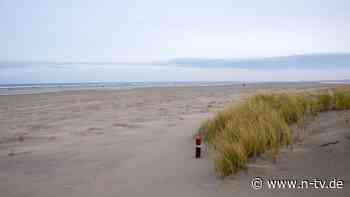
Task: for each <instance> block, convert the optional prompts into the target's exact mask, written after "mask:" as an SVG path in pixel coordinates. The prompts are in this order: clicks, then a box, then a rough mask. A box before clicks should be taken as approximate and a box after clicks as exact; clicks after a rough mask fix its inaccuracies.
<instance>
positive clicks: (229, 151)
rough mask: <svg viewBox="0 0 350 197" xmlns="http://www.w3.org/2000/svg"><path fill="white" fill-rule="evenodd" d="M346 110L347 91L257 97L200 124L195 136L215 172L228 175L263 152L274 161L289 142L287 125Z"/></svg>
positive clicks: (349, 103) (349, 93)
mask: <svg viewBox="0 0 350 197" xmlns="http://www.w3.org/2000/svg"><path fill="white" fill-rule="evenodd" d="M347 109H350V89H349V88H335V89H327V90H320V91H318V92H313V93H305V92H304V93H282V94H259V95H255V96H252V97H250V98H248V99H247V100H245V101H244V102H242V103H240V104H237V105H232V106H230V107H228V108H227V109H225V110H223V111H220V112H218V114H217V115H216V116H215V117H214V118H212V119H210V120H207V121H206V122H204V123H203V124H202V126H201V128H200V129H199V134H200V135H202V136H203V137H204V139H205V142H206V143H207V144H209V145H210V147H211V148H212V149H213V150H214V162H215V168H216V171H217V173H218V174H219V175H220V176H222V177H225V176H228V175H231V174H234V173H236V172H237V171H238V170H239V169H244V168H246V165H247V162H248V159H249V158H251V157H254V156H257V155H260V154H262V153H265V152H269V153H270V155H271V156H272V158H276V157H277V155H278V153H279V150H280V147H281V146H283V145H288V144H291V143H292V136H293V134H292V131H291V129H290V128H289V125H290V124H295V123H297V124H303V121H304V120H305V119H306V118H308V117H312V116H317V115H318V113H320V112H323V111H328V110H347Z"/></svg>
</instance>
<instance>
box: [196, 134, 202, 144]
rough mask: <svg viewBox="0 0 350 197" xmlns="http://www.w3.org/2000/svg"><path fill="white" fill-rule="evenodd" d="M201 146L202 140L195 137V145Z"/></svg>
mask: <svg viewBox="0 0 350 197" xmlns="http://www.w3.org/2000/svg"><path fill="white" fill-rule="evenodd" d="M201 144H202V139H201V137H199V136H197V137H196V145H201Z"/></svg>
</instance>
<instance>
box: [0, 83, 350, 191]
mask: <svg viewBox="0 0 350 197" xmlns="http://www.w3.org/2000/svg"><path fill="white" fill-rule="evenodd" d="M323 86H324V85H323ZM271 87H273V90H275V91H281V90H286V89H287V90H304V89H308V88H314V87H316V88H318V87H321V85H317V86H316V85H312V86H310V85H300V84H297V85H288V86H281V85H279V86H270V85H251V86H250V85H248V86H247V87H240V86H216V87H176V88H175V87H173V88H170V87H169V88H142V89H132V90H82V91H64V92H54V93H40V94H22V95H7V96H0V130H1V133H0V193H1V196H33V197H34V196H35V197H37V196H39V197H40V196H60V197H61V196H77V197H79V196H100V197H104V196H144V197H148V196H150V197H151V196H201V197H203V196H204V197H205V196H251V195H252V194H257V195H260V196H261V195H263V196H270V195H271V194H277V195H281V194H284V195H286V196H293V195H296V193H294V192H290V191H287V192H283V193H281V192H272V193H271V192H269V191H267V192H266V191H259V192H257V191H254V190H252V189H251V188H250V187H249V185H250V179H251V177H253V176H263V177H275V176H279V175H280V176H294V175H295V176H296V177H300V176H303V177H304V176H312V177H314V176H316V177H320V176H322V175H324V176H326V177H334V178H336V177H340V178H343V179H345V180H346V181H348V180H350V177H349V175H350V173H349V172H350V171H349V170H350V169H349V167H348V166H350V162H349V159H348V158H347V157H348V155H349V150H350V149H349V146H350V145H349V144H350V139H349V138H350V137H349V135H350V133H349V127H348V125H347V124H346V123H345V122H346V121H345V119H346V118H347V117H348V116H347V115H344V114H343V115H339V114H340V113H339V112H338V113H334V112H332V113H327V114H324V115H322V116H321V117H320V119H319V122H320V124H316V122H317V121H315V124H316V125H314V126H312V125H311V126H310V128H313V129H311V130H312V132H308V133H309V134H308V135H309V136H307V137H306V138H305V141H304V142H303V143H301V144H296V145H295V147H294V148H293V150H291V149H288V148H286V149H285V150H284V151H283V152H282V154H281V157H280V160H279V161H278V162H277V164H273V163H271V162H270V161H269V160H266V159H263V158H259V159H256V161H252V162H251V167H249V168H248V170H247V171H242V172H240V173H239V174H238V175H236V176H234V177H229V178H227V179H225V180H222V179H220V178H218V177H217V176H216V175H215V172H214V168H213V164H212V162H211V160H210V158H209V156H208V154H207V153H205V154H204V158H203V159H200V160H196V159H194V152H193V151H194V147H193V138H192V137H193V135H194V134H195V133H196V131H197V129H198V127H199V126H200V124H201V122H202V121H203V120H205V119H207V118H208V117H210V116H212V115H213V114H215V112H216V111H218V110H220V109H222V108H223V107H224V106H225V105H227V104H229V103H231V102H237V101H239V100H240V99H243V98H245V97H246V96H248V95H250V94H253V93H256V92H257V91H271V90H272V89H271ZM341 122H344V124H340V123H341ZM333 138H334V139H333ZM334 140H336V141H339V142H338V143H336V144H332V145H327V146H325V147H320V145H322V144H325V143H328V142H333V141H334ZM330 166H335V167H334V168H333V167H332V168H330ZM308 173H309V174H308ZM348 183H349V182H346V183H345V188H344V189H343V190H341V191H340V192H339V191H338V192H337V193H335V194H334V196H348V195H349V192H348V191H349V189H347V188H348V187H347V184H348ZM302 194H303V195H306V196H310V195H311V196H319V195H320V194H321V195H325V196H328V195H326V194H327V193H324V192H323V193H319V192H303V193H302ZM328 194H329V193H328Z"/></svg>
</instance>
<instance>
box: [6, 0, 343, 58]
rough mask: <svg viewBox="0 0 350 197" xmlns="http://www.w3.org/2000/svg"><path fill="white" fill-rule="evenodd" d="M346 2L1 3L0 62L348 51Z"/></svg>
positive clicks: (75, 0)
mask: <svg viewBox="0 0 350 197" xmlns="http://www.w3.org/2000/svg"><path fill="white" fill-rule="evenodd" d="M349 21H350V1H349V0H290V1H287V0H279V1H278V0H264V1H262V0H244V1H237V0H215V1H213V0H198V1H194V0H192V1H191V0H176V1H175V0H172V1H166V0H140V1H136V0H125V1H119V0H95V1H88V0H57V1H54V0H51V1H48V0H42V1H40V0H22V1H21V0H0V24H1V28H0V43H1V44H0V61H118V62H125V61H128V62H142V61H153V60H166V59H171V58H177V57H205V58H245V57H264V56H280V55H290V54H301V53H319V52H350V36H349V35H350V22H349Z"/></svg>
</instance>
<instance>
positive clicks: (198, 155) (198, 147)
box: [196, 135, 202, 159]
mask: <svg viewBox="0 0 350 197" xmlns="http://www.w3.org/2000/svg"><path fill="white" fill-rule="evenodd" d="M201 149H202V138H201V137H200V136H199V135H198V136H197V137H196V159H199V158H201V152H202V150H201Z"/></svg>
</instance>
